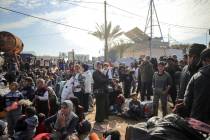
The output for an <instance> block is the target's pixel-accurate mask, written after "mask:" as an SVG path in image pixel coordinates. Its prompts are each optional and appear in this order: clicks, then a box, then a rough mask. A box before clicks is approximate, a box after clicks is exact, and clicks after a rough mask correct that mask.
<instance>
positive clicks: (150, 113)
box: [141, 101, 153, 118]
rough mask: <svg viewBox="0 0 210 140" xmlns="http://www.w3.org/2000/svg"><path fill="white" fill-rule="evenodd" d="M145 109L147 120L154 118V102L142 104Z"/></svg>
mask: <svg viewBox="0 0 210 140" xmlns="http://www.w3.org/2000/svg"><path fill="white" fill-rule="evenodd" d="M141 106H142V108H143V113H144V117H145V118H150V117H152V116H153V101H143V102H141Z"/></svg>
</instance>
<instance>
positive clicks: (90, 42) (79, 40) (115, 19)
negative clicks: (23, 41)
mask: <svg viewBox="0 0 210 140" xmlns="http://www.w3.org/2000/svg"><path fill="white" fill-rule="evenodd" d="M0 1H1V0H0ZM22 1H23V0H22ZM38 1H40V0H38ZM98 1H99V0H98ZM48 2H49V1H48ZM99 2H103V1H102V0H100V1H99ZM33 3H35V0H32V1H31V3H29V5H31V6H33ZM107 3H109V4H112V5H114V6H117V7H119V8H121V9H125V10H127V11H131V12H132V13H135V14H136V15H140V16H139V17H138V16H136V15H134V14H128V13H126V12H123V11H120V10H117V9H115V8H113V7H111V6H107V20H108V21H112V23H113V26H115V25H120V26H121V28H122V30H123V31H128V30H130V29H132V28H134V27H136V26H138V27H139V28H140V29H142V30H144V27H145V23H146V16H147V10H148V6H149V0H146V1H145V0H132V1H131V0H123V1H122V0H107ZM51 4H55V5H58V6H59V4H60V3H59V1H57V0H52V1H51ZM155 4H156V9H157V14H158V17H159V20H160V21H161V28H162V32H163V36H164V37H165V36H167V35H168V31H169V30H168V29H169V28H170V35H171V36H172V37H173V38H174V39H176V40H178V41H186V40H189V39H192V38H194V37H198V36H202V35H203V34H204V33H205V32H206V31H205V30H192V29H186V28H178V27H174V26H168V25H165V24H163V22H167V23H171V24H179V25H183V26H195V27H209V26H210V22H209V20H208V19H210V14H209V13H210V9H209V7H210V2H209V1H208V2H207V3H201V4H199V5H197V6H195V5H194V3H193V1H191V0H186V1H178V0H164V1H155ZM25 5H27V4H26V3H23V5H22V6H25ZM37 6H38V4H37ZM69 6H71V5H69ZM81 6H82V7H81ZM103 6H104V5H103V4H92V3H91V4H87V3H79V6H76V7H74V8H70V9H68V10H62V11H53V12H50V13H40V14H36V15H35V16H39V17H43V18H47V19H51V20H56V21H58V22H62V23H65V24H68V25H72V26H76V27H80V28H84V29H88V30H91V31H94V30H95V25H96V23H99V24H103V23H104V11H103V10H104V9H103V8H104V7H103ZM29 7H30V6H29ZM85 7H86V8H85ZM162 21H163V22H162ZM36 23H43V25H45V26H47V27H49V28H52V32H53V30H54V31H55V32H60V33H61V37H63V38H64V39H65V40H67V41H69V42H70V43H69V45H72V42H73V44H75V50H76V51H77V52H78V53H87V54H91V55H92V56H97V55H99V50H100V52H101V54H102V50H103V47H104V43H103V42H102V41H99V40H98V39H97V38H95V37H93V36H92V35H90V34H88V33H87V32H84V31H80V30H76V29H72V28H67V27H63V26H60V25H56V26H55V25H54V24H51V23H48V24H47V23H46V22H40V21H39V20H37V19H32V18H29V17H25V18H23V19H21V20H19V21H16V22H13V23H7V24H1V25H0V30H9V29H10V30H11V29H23V28H25V27H28V26H30V25H32V24H36ZM154 35H157V36H158V35H159V32H158V29H155V34H154Z"/></svg>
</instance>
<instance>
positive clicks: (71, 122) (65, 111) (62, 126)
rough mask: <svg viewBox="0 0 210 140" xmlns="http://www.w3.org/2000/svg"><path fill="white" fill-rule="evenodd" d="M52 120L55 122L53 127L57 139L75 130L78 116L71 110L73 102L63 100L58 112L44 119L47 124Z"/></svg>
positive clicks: (63, 137)
mask: <svg viewBox="0 0 210 140" xmlns="http://www.w3.org/2000/svg"><path fill="white" fill-rule="evenodd" d="M52 122H54V123H55V125H54V128H53V129H54V132H55V135H56V137H58V139H65V137H67V136H68V135H70V134H73V133H74V132H76V127H77V125H78V122H79V118H78V116H77V115H76V114H75V113H74V112H73V103H72V102H71V101H70V100H65V101H64V102H63V103H62V104H61V109H60V110H59V111H58V113H57V114H55V115H53V116H51V117H49V118H47V119H46V120H45V124H46V125H47V126H49V125H50V124H51V123H52Z"/></svg>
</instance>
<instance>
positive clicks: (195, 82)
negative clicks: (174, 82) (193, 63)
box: [184, 65, 210, 123]
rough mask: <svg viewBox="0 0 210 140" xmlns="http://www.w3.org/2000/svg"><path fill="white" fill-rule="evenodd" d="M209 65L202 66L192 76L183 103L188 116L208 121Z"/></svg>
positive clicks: (209, 100)
mask: <svg viewBox="0 0 210 140" xmlns="http://www.w3.org/2000/svg"><path fill="white" fill-rule="evenodd" d="M209 103H210V65H208V66H205V67H202V68H201V69H200V70H199V71H198V72H197V73H196V74H195V75H193V76H192V78H191V80H190V82H189V84H188V86H187V89H186V92H185V95H184V104H185V108H186V110H187V112H188V113H189V117H192V118H195V119H198V120H200V121H203V122H206V123H210V106H209Z"/></svg>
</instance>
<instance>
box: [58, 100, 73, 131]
mask: <svg viewBox="0 0 210 140" xmlns="http://www.w3.org/2000/svg"><path fill="white" fill-rule="evenodd" d="M62 105H64V106H65V107H67V108H68V109H69V110H70V113H69V114H68V116H66V120H65V123H66V125H65V126H68V124H69V123H70V122H71V120H72V118H73V116H74V115H73V103H72V102H71V101H70V100H65V101H64V102H62ZM60 115H61V110H59V111H58V113H57V120H56V122H55V129H56V130H59V129H60V128H61V126H60V124H59V122H58V117H59V116H60Z"/></svg>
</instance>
